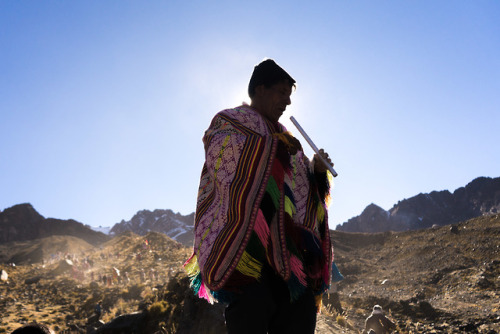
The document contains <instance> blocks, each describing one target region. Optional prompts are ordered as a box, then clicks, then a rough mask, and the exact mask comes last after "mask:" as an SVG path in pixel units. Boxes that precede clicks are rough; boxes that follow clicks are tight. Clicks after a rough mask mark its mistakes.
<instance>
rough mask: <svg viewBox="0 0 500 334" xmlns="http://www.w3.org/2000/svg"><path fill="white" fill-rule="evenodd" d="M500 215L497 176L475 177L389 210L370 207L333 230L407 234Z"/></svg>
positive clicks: (420, 196)
mask: <svg viewBox="0 0 500 334" xmlns="http://www.w3.org/2000/svg"><path fill="white" fill-rule="evenodd" d="M499 212H500V177H497V178H489V177H479V178H477V179H474V180H473V181H472V182H470V183H469V184H467V185H466V186H465V187H461V188H458V189H457V190H455V191H454V192H453V193H450V192H449V191H448V190H443V191H433V192H431V193H429V194H422V193H421V194H418V195H416V196H414V197H411V198H409V199H405V200H402V201H399V202H398V203H397V204H396V205H394V206H393V207H392V209H390V210H389V211H386V210H384V209H382V208H381V207H379V206H377V205H375V204H373V203H372V204H370V205H368V206H367V207H366V208H365V210H363V212H362V213H361V214H360V215H359V216H356V217H353V218H351V219H349V220H348V221H347V222H345V223H343V224H342V225H339V226H337V228H336V229H337V230H339V231H345V232H370V233H375V232H386V231H407V230H418V229H422V228H428V227H432V226H433V225H439V226H443V225H448V224H454V223H458V222H462V221H465V220H468V219H471V218H475V217H479V216H483V215H489V214H495V213H499Z"/></svg>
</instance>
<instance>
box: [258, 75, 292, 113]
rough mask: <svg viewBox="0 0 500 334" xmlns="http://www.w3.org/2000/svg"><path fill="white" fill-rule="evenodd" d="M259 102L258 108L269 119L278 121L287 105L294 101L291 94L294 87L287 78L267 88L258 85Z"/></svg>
mask: <svg viewBox="0 0 500 334" xmlns="http://www.w3.org/2000/svg"><path fill="white" fill-rule="evenodd" d="M255 93H256V97H257V101H256V102H257V103H256V105H255V106H256V108H257V110H258V111H259V112H260V113H261V114H262V115H263V116H264V117H266V118H267V119H269V120H270V121H273V122H277V121H278V120H279V118H280V117H281V115H283V112H284V111H285V109H286V107H287V106H288V105H290V104H291V103H292V102H291V101H290V95H292V87H290V84H289V83H288V81H287V80H284V81H282V82H280V83H277V84H274V85H273V86H271V87H269V88H267V87H265V86H264V85H261V86H258V87H256V89H255Z"/></svg>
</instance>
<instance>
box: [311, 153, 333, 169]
mask: <svg viewBox="0 0 500 334" xmlns="http://www.w3.org/2000/svg"><path fill="white" fill-rule="evenodd" d="M319 155H321V157H323V159H324V160H325V161H327V162H328V163H329V164H330V166H332V167H333V162H332V160H331V159H330V157H329V156H328V153H326V152H325V151H324V150H323V149H320V150H319ZM319 155H318V154H315V155H314V158H313V161H314V171H315V172H318V173H325V172H326V171H327V170H328V167H327V166H326V165H325V164H324V163H323V161H322V160H321V158H320V157H319Z"/></svg>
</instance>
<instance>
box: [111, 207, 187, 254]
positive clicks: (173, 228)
mask: <svg viewBox="0 0 500 334" xmlns="http://www.w3.org/2000/svg"><path fill="white" fill-rule="evenodd" d="M193 227H194V213H192V214H190V215H187V216H183V215H181V214H180V213H174V212H173V211H172V210H159V209H158V210H154V211H149V210H142V211H139V212H137V213H136V214H135V215H134V216H133V217H132V219H131V220H129V221H125V220H122V221H121V222H120V223H118V224H115V225H114V226H113V228H112V229H111V231H110V235H118V234H120V233H123V232H125V231H131V232H133V233H135V234H138V235H146V234H147V233H149V232H159V233H163V234H165V235H167V236H169V237H170V238H172V239H174V240H176V241H178V242H180V243H182V244H184V245H186V246H191V245H192V243H193V238H194V236H193Z"/></svg>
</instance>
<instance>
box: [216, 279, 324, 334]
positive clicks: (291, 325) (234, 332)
mask: <svg viewBox="0 0 500 334" xmlns="http://www.w3.org/2000/svg"><path fill="white" fill-rule="evenodd" d="M225 317H226V328H227V331H228V334H245V333H248V334H266V333H269V334H279V333H283V334H285V333H286V334H294V333H296V334H314V330H315V328H316V305H315V301H314V295H313V292H312V291H311V290H310V289H308V290H307V291H306V292H305V293H304V294H303V295H302V296H301V297H300V298H299V299H298V300H297V301H294V302H293V303H291V302H290V294H289V291H288V286H287V285H286V283H285V282H284V281H283V279H282V278H281V277H279V276H277V275H276V274H274V273H271V272H268V271H266V272H265V273H264V274H263V277H262V280H261V282H259V283H255V284H252V285H249V286H248V287H246V288H245V289H244V291H243V293H242V294H241V295H238V297H237V299H236V300H234V301H233V302H231V303H229V305H228V306H227V308H226V311H225Z"/></svg>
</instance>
